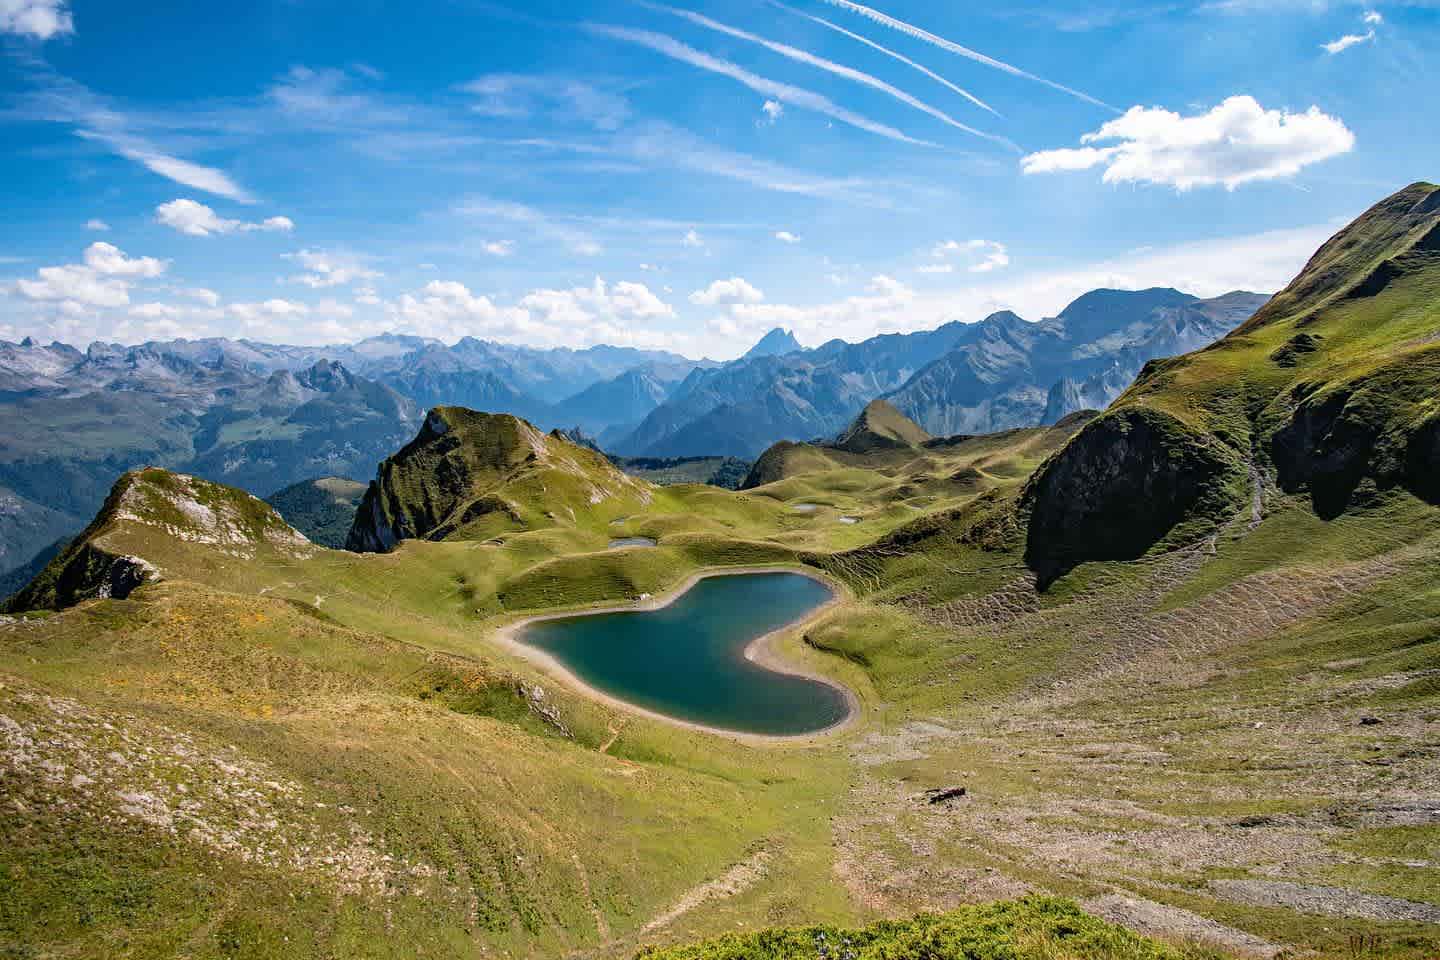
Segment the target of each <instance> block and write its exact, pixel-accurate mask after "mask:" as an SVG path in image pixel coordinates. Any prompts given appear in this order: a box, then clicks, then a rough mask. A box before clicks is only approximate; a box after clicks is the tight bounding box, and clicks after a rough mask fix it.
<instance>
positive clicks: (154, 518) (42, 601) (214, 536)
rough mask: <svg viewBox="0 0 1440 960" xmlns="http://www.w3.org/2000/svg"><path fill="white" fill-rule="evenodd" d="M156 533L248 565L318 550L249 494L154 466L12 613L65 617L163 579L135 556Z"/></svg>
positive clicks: (138, 474)
mask: <svg viewBox="0 0 1440 960" xmlns="http://www.w3.org/2000/svg"><path fill="white" fill-rule="evenodd" d="M157 534H158V535H160V536H163V537H166V538H169V539H171V540H176V541H181V542H184V543H193V544H201V545H205V546H210V547H215V548H217V549H219V550H220V551H222V552H224V553H225V554H227V555H230V556H235V557H239V558H242V559H250V558H253V557H255V556H256V555H257V552H258V551H259V550H261V549H272V550H279V551H282V552H286V553H297V552H298V553H305V552H308V551H309V550H310V549H311V545H310V541H309V540H307V539H306V538H305V537H304V536H303V535H302V534H300V533H298V532H297V531H295V530H294V529H293V528H291V527H290V526H289V525H288V524H287V523H285V521H284V520H283V519H281V517H280V515H279V514H278V513H276V512H275V511H274V510H273V509H272V508H271V507H270V506H269V505H268V504H266V503H264V502H263V501H261V500H258V499H256V498H255V497H253V496H251V495H250V494H248V493H246V492H245V491H243V490H236V489H235V488H233V487H226V486H223V485H222V484H218V483H211V482H209V481H207V480H200V479H197V478H195V477H189V476H185V475H184V474H177V473H171V472H170V471H168V470H161V469H159V468H157V467H147V468H145V469H143V470H133V471H131V472H130V473H127V474H125V475H124V476H123V477H121V478H120V479H119V480H118V481H116V483H115V486H114V487H113V488H112V489H111V491H110V496H109V497H108V498H107V499H106V501H105V505H104V506H103V507H102V508H101V509H100V512H99V513H98V514H97V515H96V516H95V519H94V520H92V521H91V522H90V525H89V526H88V527H86V528H85V530H84V532H83V533H81V534H80V535H79V536H78V537H76V538H75V539H74V540H73V541H71V543H70V544H69V545H68V546H67V547H66V548H65V549H64V550H62V551H61V552H60V553H59V554H58V555H57V556H56V557H55V558H54V559H53V560H51V561H50V563H49V564H47V565H46V566H45V568H44V569H43V570H41V571H40V573H39V575H38V576H36V578H35V579H34V580H32V581H31V582H30V584H29V585H28V586H26V587H25V588H24V589H23V590H21V591H20V592H19V593H17V594H16V595H15V596H14V597H12V598H11V599H10V600H9V602H8V603H7V604H6V608H5V609H6V611H7V612H20V611H24V610H37V609H47V610H62V609H64V608H66V607H70V606H73V605H75V604H77V603H80V602H82V601H84V600H95V599H106V598H114V599H121V600H123V599H124V598H126V597H128V596H129V595H130V594H131V593H132V592H134V591H135V590H136V589H138V588H139V587H140V586H141V585H143V584H145V583H149V582H152V581H154V580H158V579H160V578H161V576H162V573H161V570H160V568H159V567H158V566H156V564H154V563H153V562H151V561H150V560H147V559H145V558H144V557H141V556H137V555H136V554H135V553H134V552H131V551H133V550H134V549H135V547H134V546H133V544H135V543H142V542H144V541H145V539H146V537H149V536H154V535H157Z"/></svg>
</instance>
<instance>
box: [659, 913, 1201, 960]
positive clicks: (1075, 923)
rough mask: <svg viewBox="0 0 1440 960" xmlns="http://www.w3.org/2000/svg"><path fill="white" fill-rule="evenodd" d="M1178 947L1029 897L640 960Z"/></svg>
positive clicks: (1034, 954) (756, 936) (1089, 958)
mask: <svg viewBox="0 0 1440 960" xmlns="http://www.w3.org/2000/svg"><path fill="white" fill-rule="evenodd" d="M1181 956H1182V952H1181V951H1178V950H1174V949H1171V948H1169V947H1166V946H1163V945H1161V944H1158V943H1155V942H1153V941H1147V940H1145V939H1144V938H1142V937H1138V936H1136V935H1135V934H1133V933H1131V932H1130V931H1128V930H1124V929H1121V928H1119V927H1116V926H1114V925H1112V924H1108V923H1105V922H1104V921H1101V920H1097V919H1095V918H1094V917H1091V916H1088V915H1086V914H1085V913H1082V912H1081V911H1080V909H1079V908H1078V907H1076V906H1075V904H1073V903H1069V902H1066V901H1062V900H1053V899H1046V898H1038V897H1037V898H1031V899H1026V900H1020V901H1017V902H1013V903H996V904H988V905H986V906H981V907H970V908H967V909H963V910H956V911H953V912H951V913H947V914H943V915H939V916H921V917H916V918H915V919H913V920H900V921H886V922H882V923H877V924H874V925H872V926H868V927H862V928H859V929H845V928H839V927H834V926H823V927H820V926H816V927H802V928H795V929H779V930H767V931H765V932H763V933H749V934H733V933H732V934H727V935H726V936H724V937H720V938H718V939H716V940H711V941H708V942H706V943H700V944H694V945H691V946H684V947H671V948H658V949H649V950H643V951H641V952H640V953H639V954H638V957H639V958H643V960H792V958H799V957H807V958H808V957H818V958H831V957H833V958H835V960H931V958H938V957H947V958H950V957H953V958H961V957H963V958H965V960H1051V958H1054V957H1085V958H1086V960H1177V958H1179V957H1181Z"/></svg>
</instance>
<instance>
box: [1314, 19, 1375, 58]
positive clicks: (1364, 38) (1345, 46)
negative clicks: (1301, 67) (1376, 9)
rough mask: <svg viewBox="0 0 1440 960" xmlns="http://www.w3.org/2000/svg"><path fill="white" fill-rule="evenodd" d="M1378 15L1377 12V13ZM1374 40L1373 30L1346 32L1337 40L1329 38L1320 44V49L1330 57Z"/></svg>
mask: <svg viewBox="0 0 1440 960" xmlns="http://www.w3.org/2000/svg"><path fill="white" fill-rule="evenodd" d="M1377 16H1378V14H1377ZM1374 40H1375V31H1374V30H1367V31H1366V32H1364V33H1347V34H1345V36H1343V37H1341V38H1339V39H1338V40H1331V41H1330V42H1329V43H1322V44H1320V49H1322V50H1324V51H1325V52H1326V53H1328V54H1330V55H1331V56H1332V57H1333V56H1334V55H1335V54H1337V53H1343V52H1344V51H1346V50H1349V49H1350V48H1351V47H1355V46H1359V45H1360V44H1362V43H1371V42H1373V41H1374Z"/></svg>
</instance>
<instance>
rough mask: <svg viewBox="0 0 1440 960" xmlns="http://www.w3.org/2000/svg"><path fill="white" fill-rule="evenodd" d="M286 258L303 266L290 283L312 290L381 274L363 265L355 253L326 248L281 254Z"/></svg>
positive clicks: (372, 277)
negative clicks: (302, 270)
mask: <svg viewBox="0 0 1440 960" xmlns="http://www.w3.org/2000/svg"><path fill="white" fill-rule="evenodd" d="M281 256H283V257H284V258H285V259H286V260H293V261H295V262H296V263H299V264H300V266H302V267H304V268H305V271H306V272H305V273H302V274H298V275H296V276H293V277H291V278H290V282H291V283H300V284H304V285H305V286H307V287H309V288H311V289H312V290H323V289H326V288H328V287H341V286H344V285H345V284H347V283H353V282H354V281H356V280H373V279H375V278H376V277H379V276H381V274H380V272H379V271H376V270H371V269H370V268H369V267H367V266H365V264H364V262H363V261H362V260H361V258H360V257H358V256H356V255H355V254H350V253H342V252H339V251H326V250H300V251H298V252H296V253H285V254H281Z"/></svg>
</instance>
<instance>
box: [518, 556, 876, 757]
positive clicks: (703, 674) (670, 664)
mask: <svg viewBox="0 0 1440 960" xmlns="http://www.w3.org/2000/svg"><path fill="white" fill-rule="evenodd" d="M832 596H833V592H832V591H831V589H830V587H828V586H826V585H825V584H823V583H820V582H819V581H817V580H813V579H811V578H810V577H806V576H802V575H800V574H798V573H778V572H777V573H755V574H740V575H735V576H719V577H706V578H704V579H702V580H700V581H699V582H698V583H696V584H695V585H694V586H692V587H691V588H690V589H689V590H687V591H686V592H685V593H684V594H682V595H681V596H680V597H679V598H677V599H676V600H675V602H674V603H671V604H670V605H668V606H665V607H662V608H660V609H658V610H649V611H627V612H623V613H602V614H589V615H584V614H582V615H580V616H574V617H564V618H561V619H555V620H542V621H539V622H537V623H532V624H530V625H529V626H528V627H526V628H525V630H524V632H523V633H522V634H521V635H520V640H521V642H522V643H525V644H528V645H529V646H532V647H536V648H538V649H540V650H543V651H545V652H546V653H548V654H550V655H551V656H553V657H554V658H555V659H556V660H558V661H559V662H560V663H561V664H562V665H563V666H564V667H565V668H566V669H568V670H569V671H570V672H571V673H573V674H575V676H577V677H578V678H579V679H580V680H582V681H583V682H585V683H587V684H589V685H590V686H592V687H594V688H595V689H597V690H600V691H601V692H603V693H607V694H609V695H610V696H612V697H616V698H618V699H621V700H625V701H627V702H629V703H633V704H635V705H636V706H640V707H644V708H645V709H647V710H653V711H655V712H657V713H663V714H665V715H667V716H671V717H675V718H677V719H680V720H687V721H690V722H691V723H700V724H705V725H707V726H713V727H721V728H724V729H726V730H737V731H742V732H745V733H761V734H773V735H793V734H803V733H812V732H814V731H817V730H823V729H825V728H826V727H830V726H833V725H834V724H836V723H839V722H840V721H841V720H843V719H845V717H846V715H847V714H848V712H849V709H850V708H849V705H848V703H847V702H846V697H845V695H844V693H843V692H842V691H841V690H839V689H838V688H836V687H834V686H831V685H830V684H827V683H821V682H820V681H818V680H812V679H809V678H808V677H800V676H795V675H793V674H786V673H777V672H775V671H773V670H770V669H767V668H765V667H762V666H759V665H758V664H755V663H752V662H751V661H749V660H747V659H745V648H746V647H747V646H749V645H750V643H751V641H753V640H755V639H756V638H758V637H762V636H764V635H765V634H767V633H770V632H771V631H774V630H778V629H780V628H781V627H784V626H786V625H787V624H791V623H794V622H795V621H797V620H800V619H801V618H803V617H805V616H806V615H807V614H809V613H811V612H812V611H814V610H816V609H817V608H819V607H820V606H821V605H823V604H824V603H826V602H827V601H828V600H830V598H831V597H832Z"/></svg>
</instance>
